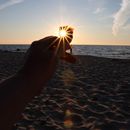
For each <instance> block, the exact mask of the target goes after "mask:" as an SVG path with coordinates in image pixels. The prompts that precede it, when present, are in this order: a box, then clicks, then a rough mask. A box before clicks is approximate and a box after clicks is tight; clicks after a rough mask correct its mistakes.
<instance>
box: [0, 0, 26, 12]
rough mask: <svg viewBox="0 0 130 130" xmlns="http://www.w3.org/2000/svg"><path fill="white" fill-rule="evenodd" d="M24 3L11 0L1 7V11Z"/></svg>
mask: <svg viewBox="0 0 130 130" xmlns="http://www.w3.org/2000/svg"><path fill="white" fill-rule="evenodd" d="M23 1H24V0H9V1H7V2H5V3H3V4H1V5H0V10H3V9H5V8H7V7H10V6H12V5H15V4H18V3H21V2H23Z"/></svg>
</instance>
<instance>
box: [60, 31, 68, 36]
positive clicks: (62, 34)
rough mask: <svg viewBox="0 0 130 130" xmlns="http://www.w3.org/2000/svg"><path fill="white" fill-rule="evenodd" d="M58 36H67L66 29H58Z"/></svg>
mask: <svg viewBox="0 0 130 130" xmlns="http://www.w3.org/2000/svg"><path fill="white" fill-rule="evenodd" d="M59 36H60V37H66V36H67V32H66V30H60V31H59Z"/></svg>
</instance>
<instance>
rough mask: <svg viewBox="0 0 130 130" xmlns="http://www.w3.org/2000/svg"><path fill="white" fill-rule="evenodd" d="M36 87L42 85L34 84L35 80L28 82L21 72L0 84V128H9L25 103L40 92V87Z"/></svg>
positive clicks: (7, 129)
mask: <svg viewBox="0 0 130 130" xmlns="http://www.w3.org/2000/svg"><path fill="white" fill-rule="evenodd" d="M43 83H44V82H42V84H43ZM42 84H37V85H42ZM36 87H37V88H38V87H39V88H40V87H43V86H36V82H33V81H32V82H30V81H29V79H27V77H25V76H23V75H22V74H16V75H14V76H13V77H11V78H10V79H7V80H6V81H4V82H2V83H1V84H0V122H2V123H1V124H0V130H2V129H3V130H10V127H11V125H12V124H13V123H15V121H16V120H17V119H18V118H19V116H20V115H21V112H23V110H24V108H25V106H26V105H27V103H28V102H29V101H31V99H32V98H33V97H34V96H35V95H37V94H38V93H39V92H40V89H34V88H36ZM5 127H7V128H5Z"/></svg>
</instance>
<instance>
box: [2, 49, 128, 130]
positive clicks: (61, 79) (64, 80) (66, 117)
mask: <svg viewBox="0 0 130 130" xmlns="http://www.w3.org/2000/svg"><path fill="white" fill-rule="evenodd" d="M23 57H24V53H20V52H3V51H0V80H2V79H5V78H7V77H8V76H10V75H12V74H14V73H15V72H17V70H18V69H19V68H20V66H21V65H22V63H23ZM77 58H78V62H77V63H76V64H75V65H71V64H68V63H65V62H60V63H59V66H58V69H57V71H56V73H55V75H54V76H53V78H52V79H51V80H50V81H49V82H48V83H47V85H46V86H45V87H43V88H44V89H43V91H42V92H41V94H40V95H39V96H36V97H35V98H34V99H33V100H32V102H30V103H29V104H28V105H27V107H26V108H25V111H24V112H23V114H22V119H21V120H20V121H18V122H17V123H16V124H15V128H14V129H13V130H130V99H129V97H130V60H119V59H109V58H101V57H94V56H77Z"/></svg>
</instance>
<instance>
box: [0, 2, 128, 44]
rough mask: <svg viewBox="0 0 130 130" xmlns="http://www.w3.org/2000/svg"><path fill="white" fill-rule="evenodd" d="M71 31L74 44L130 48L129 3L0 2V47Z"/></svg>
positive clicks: (28, 42)
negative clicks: (66, 27) (67, 28)
mask: <svg viewBox="0 0 130 130" xmlns="http://www.w3.org/2000/svg"><path fill="white" fill-rule="evenodd" d="M60 25H71V26H72V27H74V28H75V33H74V40H73V43H74V44H76V43H77V44H104V45H107V44H113V45H114V44H115V45H117V44H122V45H126V44H127V45H130V0H0V44H4V43H20V44H21V43H23V44H30V43H31V42H32V41H34V40H37V39H40V38H43V37H45V36H48V35H56V33H57V32H58V28H59V26H60Z"/></svg>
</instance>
